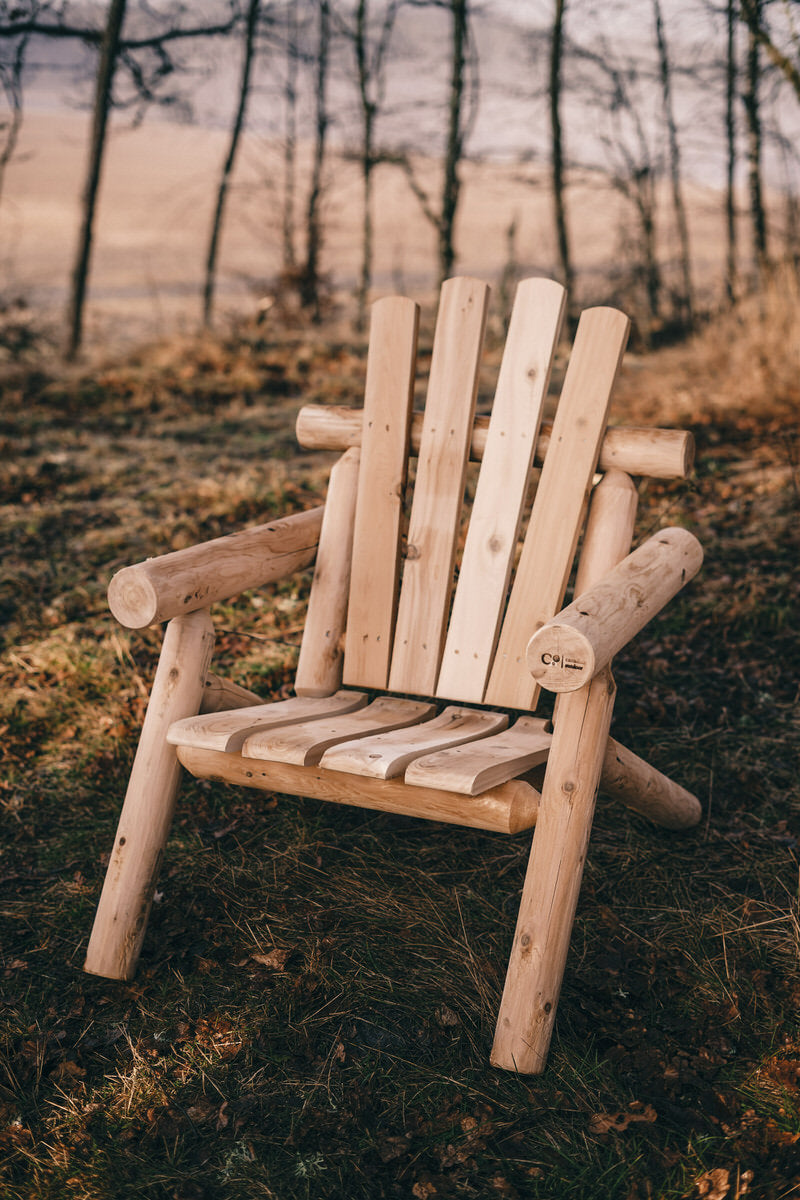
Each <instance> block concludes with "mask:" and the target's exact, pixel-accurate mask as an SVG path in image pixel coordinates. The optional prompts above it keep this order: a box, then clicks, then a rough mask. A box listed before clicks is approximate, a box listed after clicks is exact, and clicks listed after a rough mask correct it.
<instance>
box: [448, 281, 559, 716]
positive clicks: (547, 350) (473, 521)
mask: <svg viewBox="0 0 800 1200" xmlns="http://www.w3.org/2000/svg"><path fill="white" fill-rule="evenodd" d="M564 300H565V292H564V289H563V288H562V287H561V285H560V284H558V283H554V282H553V281H552V280H550V279H528V280H525V281H524V282H523V283H521V284H520V285H519V287H518V288H517V294H516V298H515V301H514V309H513V312H512V315H511V323H510V325H509V330H508V336H507V338H506V346H505V351H504V353H503V361H502V365H501V367H500V375H499V378H498V381H497V392H496V394H495V400H494V405H493V407H492V417H491V424H490V425H489V433H488V436H487V439H486V446H485V449H484V452H483V463H482V466H481V471H480V475H479V477H478V486H477V489H476V491H475V499H474V501H473V505H472V514H471V516H470V522H469V529H468V532H467V538H466V543H465V546H464V554H463V557H462V560H461V567H460V570H459V576H458V587H457V588H456V594H455V597H454V599H453V611H452V614H451V617H450V624H449V626H448V630H447V639H446V642H445V648H444V654H443V656H442V665H441V670H440V672H439V680H438V683H437V685H436V695H437V696H439V697H442V698H447V699H454V700H463V701H467V702H472V703H476V704H479V703H480V702H481V700H482V699H483V693H484V690H485V688H486V678H487V675H488V674H489V667H490V665H491V661H492V654H493V652H494V647H495V643H496V641H497V633H498V629H499V627H500V619H501V617H502V615H503V609H504V607H505V599H506V593H507V591H508V581H509V577H510V575H511V566H512V562H513V558H514V553H515V550H516V545H517V538H518V536H519V526H520V519H521V517H522V508H523V505H524V503H525V497H526V494H527V491H528V482H529V478H530V470H531V462H532V460H533V450H534V446H535V444H536V438H537V435H538V432H539V425H540V423H541V417H542V406H543V404H544V401H545V397H546V396H547V389H548V386H549V383H550V371H551V369H552V365H553V358H554V355H555V350H556V343H557V341H558V336H559V333H560V331H561V324H562V321H563V317H564Z"/></svg>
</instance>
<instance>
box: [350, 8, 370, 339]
mask: <svg viewBox="0 0 800 1200" xmlns="http://www.w3.org/2000/svg"><path fill="white" fill-rule="evenodd" d="M367 25H368V12H367V0H358V6H357V8H356V30H355V52H356V65H357V67H358V90H359V95H360V98H361V114H362V142H361V179H362V185H363V194H364V200H363V214H362V235H361V279H360V281H359V285H358V295H357V298H356V300H357V309H356V329H357V330H358V332H359V333H360V332H361V331H362V330H363V329H364V327H365V325H366V320H367V304H368V302H369V289H370V285H371V283H372V168H373V166H374V158H373V148H372V141H373V133H374V127H375V104H374V103H373V101H372V99H371V97H370V91H369V66H368V63H367V37H368V29H367Z"/></svg>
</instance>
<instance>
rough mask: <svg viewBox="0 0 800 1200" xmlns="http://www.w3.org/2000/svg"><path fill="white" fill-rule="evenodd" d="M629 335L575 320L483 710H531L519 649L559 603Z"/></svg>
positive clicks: (532, 686) (621, 323)
mask: <svg viewBox="0 0 800 1200" xmlns="http://www.w3.org/2000/svg"><path fill="white" fill-rule="evenodd" d="M629 328H630V322H629V321H628V318H627V317H626V316H624V314H623V313H620V312H617V311H616V310H615V309H610V308H593V309H587V310H586V311H585V312H584V313H583V314H582V316H581V319H580V324H579V325H578V331H577V334H576V336H575V344H574V347H573V351H572V355H571V357H570V361H569V366H568V368H567V373H566V377H565V380H564V387H563V390H562V393H561V398H560V400H559V404H558V409H557V411H556V418H555V422H554V425H553V437H552V442H551V447H550V451H549V453H548V455H547V458H546V459H545V464H544V466H543V468H542V475H541V479H540V481H539V487H538V489H537V492H536V498H535V500H534V505H533V511H532V513H531V519H530V522H529V524H528V529H527V532H526V534H525V541H524V544H523V549H522V555H521V557H520V562H519V566H518V568H517V572H516V575H515V578H514V583H513V587H512V589H511V596H510V599H509V603H508V609H507V612H506V615H505V620H504V621H503V626H502V630H501V633H500V639H499V642H498V646H497V652H496V654H495V660H494V666H493V667H492V672H491V675H490V678H489V685H488V687H487V689H486V695H485V697H484V700H485V703H487V704H492V705H501V706H504V707H508V708H517V709H521V710H525V709H532V708H533V707H534V705H535V703H536V698H537V695H538V688H537V685H536V683H535V682H534V680H533V679H532V678H531V676H530V673H529V671H528V667H527V663H526V660H525V648H526V646H527V644H528V640H529V639H530V636H531V634H532V633H534V632H535V631H536V630H537V629H538V628H539V627H540V626H541V625H543V624H544V623H545V621H549V620H550V618H551V617H553V616H554V615H555V614H556V613H557V612H558V610H559V608H560V607H561V603H562V601H563V599H564V592H565V590H566V586H567V579H568V577H569V572H570V569H571V566H572V560H573V557H574V554H575V547H576V543H577V539H578V533H579V530H580V526H581V523H582V519H583V515H584V511H585V505H586V501H587V497H588V493H589V489H590V487H591V483H592V478H593V476H594V472H595V468H596V466H597V457H598V454H599V451H600V443H601V441H602V438H603V433H604V431H605V426H606V416H607V413H608V405H609V401H610V397H611V390H612V388H613V386H614V382H615V380H616V377H617V372H618V370H619V364H620V362H621V359H622V354H623V351H624V349H625V344H626V342H627V339H628V330H629Z"/></svg>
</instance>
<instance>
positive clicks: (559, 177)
mask: <svg viewBox="0 0 800 1200" xmlns="http://www.w3.org/2000/svg"><path fill="white" fill-rule="evenodd" d="M565 8H566V0H555V11H554V13H553V24H552V29H551V34H550V73H549V88H548V91H549V99H550V146H551V176H550V179H551V188H552V194H553V215H554V219H555V226H556V239H557V241H558V257H559V260H560V262H561V278H562V280H563V282H564V286H565V288H566V289H567V295H568V296H569V295H571V292H572V283H573V268H572V258H571V256H570V247H569V231H568V229H567V213H566V206H565V202H564V189H565V184H564V147H563V137H562V129H561V66H562V59H563V52H564V10H565Z"/></svg>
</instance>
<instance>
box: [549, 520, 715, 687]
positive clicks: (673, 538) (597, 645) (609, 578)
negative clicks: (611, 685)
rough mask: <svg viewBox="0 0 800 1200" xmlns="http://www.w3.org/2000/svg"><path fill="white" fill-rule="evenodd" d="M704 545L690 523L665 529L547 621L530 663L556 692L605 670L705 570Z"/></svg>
mask: <svg viewBox="0 0 800 1200" xmlns="http://www.w3.org/2000/svg"><path fill="white" fill-rule="evenodd" d="M702 561H703V550H702V547H701V546H700V543H699V542H698V540H697V538H696V537H695V536H694V535H693V534H691V533H689V531H688V530H686V529H680V528H677V527H672V528H669V529H662V530H660V531H659V532H658V533H656V534H654V536H653V537H651V538H649V539H648V541H646V542H644V543H643V544H642V545H641V546H639V548H638V549H637V550H634V551H633V553H632V554H629V555H628V557H627V558H625V559H623V560H622V562H621V563H619V564H618V566H616V567H615V568H614V569H613V571H609V573H608V574H607V575H604V576H603V578H602V579H601V580H599V582H598V583H596V584H594V585H593V586H592V587H590V588H588V589H587V590H586V591H585V592H584V593H583V594H582V595H580V596H578V597H577V599H576V600H574V601H573V602H572V604H570V605H568V607H567V608H565V609H563V610H562V611H561V612H560V613H558V614H557V615H556V616H555V617H553V619H552V620H551V621H548V622H547V623H546V624H544V625H542V627H541V628H540V629H538V630H537V631H536V633H535V634H534V635H533V637H532V638H531V640H530V641H529V642H528V648H527V651H526V659H527V663H528V669H529V670H530V672H531V674H532V675H533V677H534V679H535V680H536V682H537V683H538V684H540V686H541V687H544V688H547V690H548V691H551V692H574V691H577V690H578V688H580V687H583V685H584V684H585V683H588V682H589V680H590V679H593V678H594V676H595V675H596V674H597V673H598V671H601V670H602V669H603V668H604V667H605V666H607V665H608V663H610V662H611V659H612V658H613V657H614V655H615V654H616V653H617V651H618V650H621V649H622V647H623V646H625V645H626V644H627V643H628V642H629V641H630V640H631V638H632V637H633V636H634V635H635V634H637V633H638V632H639V630H640V629H642V628H643V627H644V626H645V625H646V624H647V622H648V621H649V620H650V619H651V617H654V616H655V615H656V613H657V612H659V611H660V610H661V609H662V608H663V607H664V605H665V604H666V603H667V601H668V600H670V599H671V598H672V597H673V596H674V595H675V594H676V592H678V591H680V589H681V588H682V587H683V585H684V584H685V583H688V582H689V580H690V579H692V578H693V577H694V576H695V575H696V574H697V572H698V571H699V570H700V565H701V563H702Z"/></svg>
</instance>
